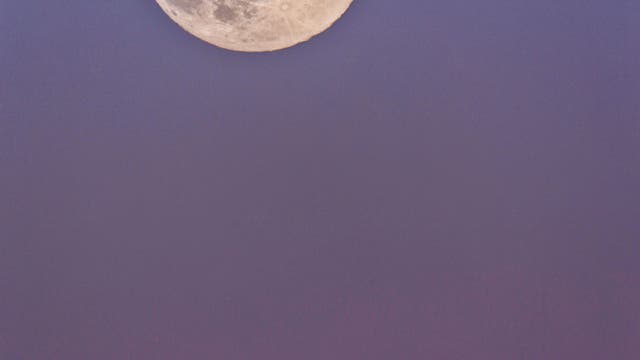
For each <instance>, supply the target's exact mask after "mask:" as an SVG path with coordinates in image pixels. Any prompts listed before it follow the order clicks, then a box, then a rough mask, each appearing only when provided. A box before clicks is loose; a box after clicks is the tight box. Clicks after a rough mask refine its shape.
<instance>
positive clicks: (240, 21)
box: [156, 0, 353, 52]
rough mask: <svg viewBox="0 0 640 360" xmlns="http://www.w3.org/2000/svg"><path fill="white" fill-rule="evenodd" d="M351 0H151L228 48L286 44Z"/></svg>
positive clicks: (324, 23) (321, 26)
mask: <svg viewBox="0 0 640 360" xmlns="http://www.w3.org/2000/svg"><path fill="white" fill-rule="evenodd" d="M352 1H353V0H156V2H157V3H158V5H160V7H161V8H162V10H163V11H164V12H165V13H166V14H167V15H168V16H169V17H170V18H171V19H172V20H173V21H175V22H176V23H177V24H178V25H180V26H181V27H182V28H183V29H184V30H186V31H187V32H189V33H191V34H192V35H194V36H196V37H198V38H200V39H202V40H204V41H206V42H208V43H210V44H213V45H215V46H218V47H221V48H225V49H228V50H235V51H245V52H261V51H274V50H280V49H284V48H288V47H291V46H293V45H296V44H299V43H301V42H304V41H307V40H309V39H310V38H311V37H313V36H315V35H317V34H319V33H321V32H323V31H324V30H326V29H328V28H329V27H330V26H331V25H332V24H333V23H334V22H335V21H336V20H338V19H339V18H340V17H341V16H342V14H344V12H345V11H346V10H347V9H348V8H349V5H351V2H352Z"/></svg>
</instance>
